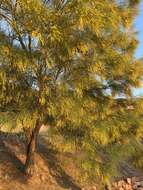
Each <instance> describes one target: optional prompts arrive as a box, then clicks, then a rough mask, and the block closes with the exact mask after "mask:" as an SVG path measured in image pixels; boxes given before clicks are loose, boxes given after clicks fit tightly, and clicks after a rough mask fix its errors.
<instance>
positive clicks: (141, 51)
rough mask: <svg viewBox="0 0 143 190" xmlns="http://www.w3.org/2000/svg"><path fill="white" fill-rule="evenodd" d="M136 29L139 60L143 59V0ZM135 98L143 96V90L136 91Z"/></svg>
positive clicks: (136, 21)
mask: <svg viewBox="0 0 143 190" xmlns="http://www.w3.org/2000/svg"><path fill="white" fill-rule="evenodd" d="M135 27H136V30H137V31H138V36H137V37H138V39H139V42H140V43H139V46H138V48H137V51H136V54H135V56H136V57H137V58H140V57H143V0H142V2H141V4H140V12H139V15H138V17H137V18H136V20H135ZM134 95H135V96H143V88H142V89H138V90H137V89H136V90H134Z"/></svg>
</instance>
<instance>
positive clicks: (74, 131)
mask: <svg viewBox="0 0 143 190" xmlns="http://www.w3.org/2000/svg"><path fill="white" fill-rule="evenodd" d="M138 4H139V0H128V1H126V0H122V1H117V0H92V1H90V0H51V1H50V0H49V1H48V0H47V1H46V0H43V1H42V0H9V1H8V0H0V20H1V21H0V23H1V30H0V92H1V93H0V109H1V112H5V111H6V112H7V113H8V114H12V115H13V114H14V115H15V116H12V120H14V121H15V126H17V125H20V126H24V127H34V126H35V123H36V120H37V119H40V122H41V123H46V124H49V125H50V126H51V127H52V130H55V131H56V132H57V133H58V134H59V135H62V136H63V137H64V138H65V139H66V140H69V141H72V142H73V141H74V142H75V143H76V147H77V151H80V152H81V156H79V159H78V160H79V162H80V163H81V166H82V168H83V169H84V171H85V173H84V174H85V176H86V175H87V176H94V177H95V179H100V180H101V181H102V182H103V183H105V182H106V183H108V182H109V180H110V179H111V178H112V177H113V176H115V174H116V173H117V168H118V164H119V161H120V160H123V159H127V158H128V157H129V156H130V155H131V154H133V153H134V152H135V150H136V147H138V146H140V143H139V140H140V137H139V138H138V137H137V135H136V134H138V135H139V136H140V132H139V131H140V130H142V129H141V126H142V123H141V122H140V121H139V119H138V118H139V115H138V112H137V110H136V109H133V110H130V109H128V106H130V105H132V104H133V101H132V88H133V87H135V88H137V87H140V86H141V79H142V78H141V77H142V73H143V66H142V63H141V61H140V60H136V59H135V57H134V52H135V50H136V47H137V44H138V41H137V39H136V32H135V31H134V29H133V21H134V18H135V16H136V14H137V12H138ZM119 96H123V97H124V98H125V100H121V99H118V98H117V97H119ZM1 116H2V118H3V115H1ZM0 121H1V120H0ZM9 121H10V122H11V120H9ZM134 125H135V126H136V127H135V128H134ZM134 130H135V131H136V132H135V133H134V132H133V131H134Z"/></svg>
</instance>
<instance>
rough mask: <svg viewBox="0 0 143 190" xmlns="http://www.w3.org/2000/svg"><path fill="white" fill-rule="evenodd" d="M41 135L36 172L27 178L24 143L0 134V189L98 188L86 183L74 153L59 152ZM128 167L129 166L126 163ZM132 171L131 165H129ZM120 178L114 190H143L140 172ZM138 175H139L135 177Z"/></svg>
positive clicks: (96, 189) (71, 189)
mask: <svg viewBox="0 0 143 190" xmlns="http://www.w3.org/2000/svg"><path fill="white" fill-rule="evenodd" d="M48 147H50V146H49V145H47V142H46V140H45V139H44V138H43V137H41V138H40V141H39V147H38V150H37V153H36V163H37V166H36V168H35V170H36V172H35V175H34V176H33V177H32V178H30V179H27V177H26V176H25V175H24V174H23V172H22V171H23V163H24V160H25V145H24V143H22V141H21V140H20V139H19V138H17V137H16V136H14V135H9V136H2V135H1V136H0V190H66V189H67V190H98V187H97V186H96V185H95V184H91V183H90V185H89V184H86V183H83V182H82V180H81V177H80V173H79V171H78V169H77V168H76V167H75V165H74V164H73V159H72V155H70V154H60V153H58V152H56V151H53V150H52V149H50V148H48ZM127 167H128V166H127ZM128 170H129V168H128ZM133 174H134V175H135V176H134V177H133V176H132V177H130V178H129V177H128V178H124V180H122V179H121V180H118V181H117V182H115V183H114V184H113V185H112V190H133V189H134V190H141V189H143V177H142V174H141V173H136V172H135V171H134V172H132V175H133ZM136 175H138V177H136Z"/></svg>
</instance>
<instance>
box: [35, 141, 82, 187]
mask: <svg viewBox="0 0 143 190" xmlns="http://www.w3.org/2000/svg"><path fill="white" fill-rule="evenodd" d="M38 153H39V154H40V156H41V157H42V159H43V160H44V161H45V163H46V164H47V166H48V168H49V172H50V175H51V176H52V177H54V178H55V180H56V182H57V183H58V184H59V186H61V187H62V188H66V189H67V188H68V189H71V190H81V188H80V187H79V186H78V185H77V184H76V182H75V181H74V179H73V178H72V177H71V176H69V175H68V174H67V173H66V172H65V171H64V169H63V168H62V166H61V164H60V161H59V160H58V158H57V157H58V155H57V152H56V151H54V150H52V149H49V148H48V146H47V142H46V140H45V139H44V138H41V139H40V143H39V146H38Z"/></svg>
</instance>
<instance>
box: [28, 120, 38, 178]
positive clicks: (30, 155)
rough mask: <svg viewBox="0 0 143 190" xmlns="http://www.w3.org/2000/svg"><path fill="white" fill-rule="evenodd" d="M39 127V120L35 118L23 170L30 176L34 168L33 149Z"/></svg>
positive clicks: (34, 148)
mask: <svg viewBox="0 0 143 190" xmlns="http://www.w3.org/2000/svg"><path fill="white" fill-rule="evenodd" d="M40 127H41V125H40V122H39V120H37V121H36V125H35V128H34V129H33V131H32V134H31V138H30V141H29V143H28V145H27V153H26V162H25V167H24V170H25V173H26V174H27V175H28V176H32V175H33V173H34V169H35V160H34V159H35V150H36V145H37V139H38V134H39V130H40Z"/></svg>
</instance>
